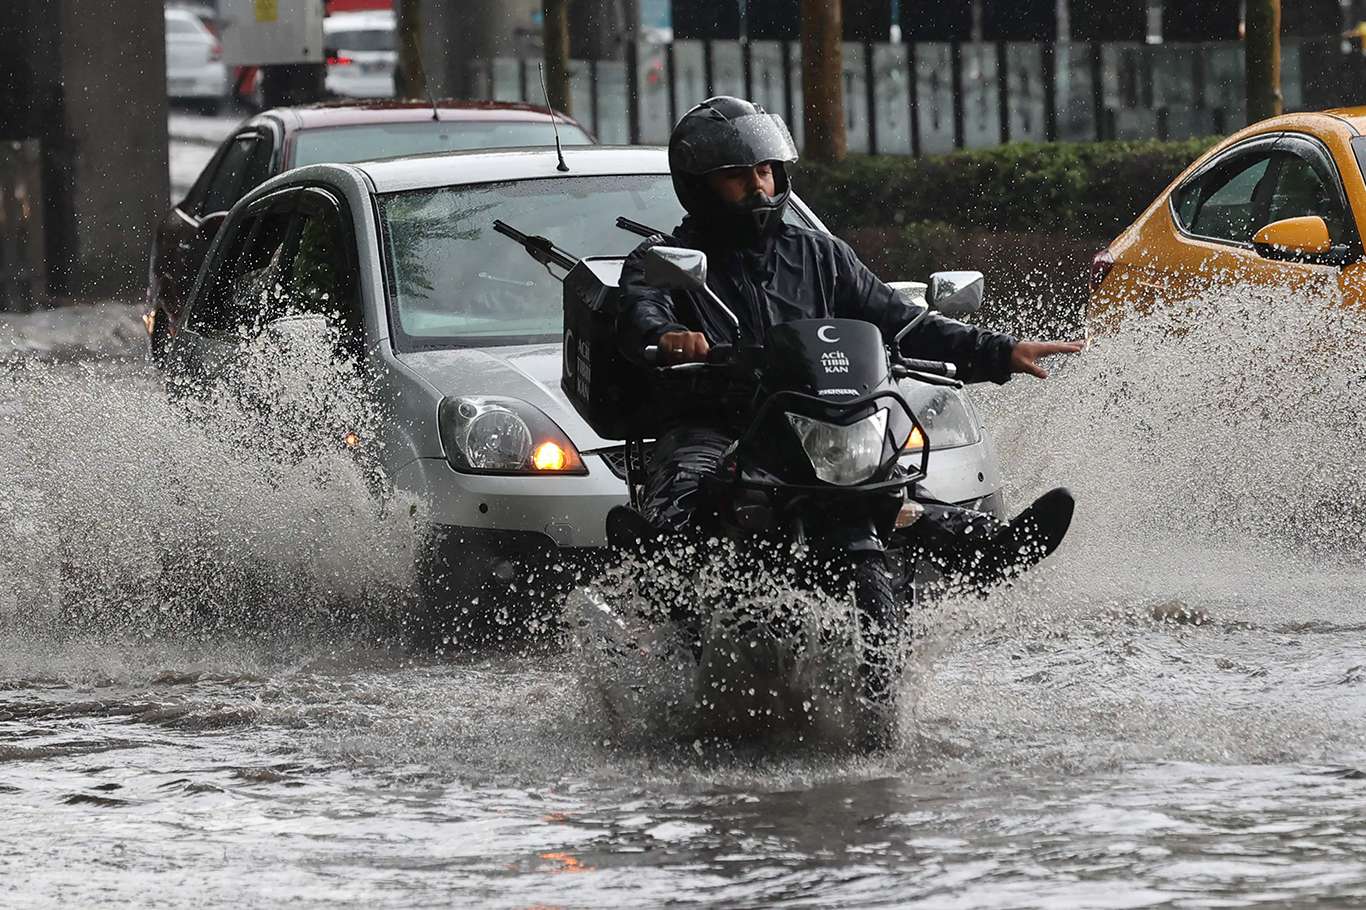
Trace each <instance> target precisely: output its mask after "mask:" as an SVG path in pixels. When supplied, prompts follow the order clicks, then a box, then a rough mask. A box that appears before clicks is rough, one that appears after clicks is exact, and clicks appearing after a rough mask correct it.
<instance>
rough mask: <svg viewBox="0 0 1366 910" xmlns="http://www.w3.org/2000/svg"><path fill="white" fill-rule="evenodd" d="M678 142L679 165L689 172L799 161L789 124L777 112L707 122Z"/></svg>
mask: <svg viewBox="0 0 1366 910" xmlns="http://www.w3.org/2000/svg"><path fill="white" fill-rule="evenodd" d="M707 126H708V129H706V130H699V131H697V132H695V133H694V134H693V135H691V136H688V137H687V138H686V140H684V141H682V142H680V143H679V148H678V151H679V152H680V153H681V154H680V156H679V158H680V160H679V162H678V164H679V165H680V166H681V168H682V169H683V170H684V171H686V172H687V173H689V174H708V173H710V172H712V171H719V170H721V169H723V168H728V167H754V166H756V165H759V164H763V163H764V162H766V161H782V162H784V163H787V164H791V163H792V162H794V161H796V160H797V146H796V145H795V144H794V143H793V142H792V134H791V133H789V132H788V131H787V124H785V123H783V120H782V118H781V117H779V116H777V115H776V114H746V115H745V116H743V117H736V118H735V119H734V120H727V121H726V122H725V123H724V124H711V123H709V124H707Z"/></svg>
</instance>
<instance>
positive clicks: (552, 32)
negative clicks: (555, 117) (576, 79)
mask: <svg viewBox="0 0 1366 910" xmlns="http://www.w3.org/2000/svg"><path fill="white" fill-rule="evenodd" d="M541 15H542V19H543V22H544V32H543V33H542V36H543V41H544V44H545V90H546V94H547V95H549V96H550V106H551V107H553V108H554V109H555V110H557V111H559V112H560V113H562V114H570V115H572V114H573V113H574V112H573V111H572V110H570V106H571V104H570V100H569V0H541Z"/></svg>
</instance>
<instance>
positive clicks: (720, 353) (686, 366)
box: [645, 344, 732, 373]
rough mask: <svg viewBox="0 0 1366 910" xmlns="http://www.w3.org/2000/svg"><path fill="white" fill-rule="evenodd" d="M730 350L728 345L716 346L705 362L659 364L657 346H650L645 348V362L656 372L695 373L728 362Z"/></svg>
mask: <svg viewBox="0 0 1366 910" xmlns="http://www.w3.org/2000/svg"><path fill="white" fill-rule="evenodd" d="M731 351H732V348H731V346H730V345H728V344H718V345H715V346H713V347H712V348H711V351H710V353H709V354H708V355H707V359H706V360H705V361H691V362H689V363H660V362H659V345H657V344H652V345H648V346H647V347H646V348H645V362H646V363H647V364H649V365H650V366H652V367H654V368H655V369H658V370H664V371H667V372H670V373H695V372H697V371H698V370H705V369H706V368H707V367H714V366H722V365H724V364H726V363H729V362H730V359H731Z"/></svg>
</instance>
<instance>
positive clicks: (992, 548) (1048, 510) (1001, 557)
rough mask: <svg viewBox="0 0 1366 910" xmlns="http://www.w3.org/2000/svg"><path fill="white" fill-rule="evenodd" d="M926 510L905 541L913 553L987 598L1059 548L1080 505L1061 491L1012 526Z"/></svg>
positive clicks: (950, 509)
mask: <svg viewBox="0 0 1366 910" xmlns="http://www.w3.org/2000/svg"><path fill="white" fill-rule="evenodd" d="M924 505H925V513H924V515H922V516H921V518H920V520H919V521H917V522H916V523H915V524H913V525H912V526H911V527H910V528H909V529H908V531H909V533H908V534H907V535H906V537H905V539H906V541H907V543H908V544H909V547H908V553H909V554H910V555H911V556H912V557H913V558H918V559H924V560H926V561H927V562H929V563H930V564H932V565H933V566H935V568H937V569H938V570H939V571H940V572H942V573H943V574H944V575H946V576H951V577H957V578H961V579H963V580H965V581H967V582H969V583H970V584H971V585H972V586H973V587H974V588H976V589H977V590H978V592H979V593H985V592H986V591H987V590H989V589H990V588H993V587H995V586H996V585H999V584H1001V583H1002V582H1005V581H1009V580H1010V579H1012V578H1015V577H1017V576H1019V575H1020V574H1021V573H1023V572H1024V571H1025V570H1026V569H1028V568H1030V567H1031V566H1033V565H1035V564H1037V563H1038V562H1039V561H1040V560H1042V559H1043V558H1044V557H1046V556H1048V555H1049V554H1050V553H1052V552H1053V551H1054V550H1056V549H1057V548H1058V544H1060V543H1062V539H1063V537H1065V536H1066V534H1067V529H1068V527H1070V526H1071V524H1072V512H1073V510H1074V508H1075V506H1076V501H1075V500H1074V499H1073V498H1072V494H1071V493H1070V492H1069V491H1068V490H1067V489H1065V488H1063V487H1058V488H1057V489H1054V490H1049V491H1048V492H1047V493H1045V494H1043V495H1042V496H1040V497H1039V498H1038V499H1036V500H1034V502H1033V503H1032V504H1031V505H1030V506H1029V507H1028V508H1026V509H1025V510H1024V511H1022V512H1020V514H1018V515H1016V516H1015V517H1014V518H1013V519H1011V520H1010V521H1008V522H1005V521H1001V520H1000V519H998V518H996V517H995V516H992V515H987V514H986V513H983V512H974V511H972V510H970V509H961V508H958V507H956V506H950V505H943V504H939V503H925V504H924Z"/></svg>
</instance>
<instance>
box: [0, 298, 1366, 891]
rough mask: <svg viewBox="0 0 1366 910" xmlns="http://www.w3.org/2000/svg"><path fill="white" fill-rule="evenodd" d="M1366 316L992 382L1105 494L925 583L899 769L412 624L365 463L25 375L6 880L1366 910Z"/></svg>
mask: <svg viewBox="0 0 1366 910" xmlns="http://www.w3.org/2000/svg"><path fill="white" fill-rule="evenodd" d="M1361 337H1362V334H1361V331H1360V326H1359V325H1357V324H1356V323H1354V322H1352V320H1351V319H1350V317H1347V316H1342V315H1339V314H1335V313H1329V314H1326V311H1325V310H1324V308H1323V307H1322V306H1321V305H1318V304H1314V303H1296V302H1295V301H1283V300H1277V301H1274V302H1273V301H1266V300H1259V299H1255V298H1251V297H1248V298H1247V299H1244V297H1243V296H1242V295H1235V294H1226V295H1221V296H1220V297H1218V298H1217V299H1212V300H1210V301H1207V302H1206V305H1205V307H1204V309H1203V311H1201V312H1198V313H1193V314H1192V313H1187V314H1185V315H1184V316H1182V317H1180V318H1177V317H1172V318H1166V317H1157V318H1154V319H1152V320H1150V321H1148V322H1147V323H1145V324H1144V325H1143V326H1142V328H1139V329H1132V330H1129V331H1126V332H1124V333H1121V335H1119V336H1118V337H1116V338H1111V339H1107V340H1105V341H1103V342H1102V343H1099V344H1097V345H1095V346H1094V347H1093V348H1092V349H1091V350H1089V351H1088V352H1087V353H1086V354H1085V355H1083V356H1081V357H1079V358H1076V359H1074V361H1072V362H1070V363H1067V364H1065V365H1059V367H1058V369H1057V372H1056V373H1055V375H1054V377H1053V378H1052V379H1050V380H1049V381H1048V382H1047V383H1044V384H1038V383H1029V382H1027V381H1025V380H1017V381H1016V382H1013V383H1011V384H1010V385H1008V386H1006V387H1004V388H1001V389H983V390H981V391H980V393H979V394H978V399H979V401H980V402H982V404H983V405H984V408H985V410H986V411H987V412H988V414H989V415H990V421H991V425H992V426H993V428H994V430H995V434H996V437H997V439H998V442H999V445H1000V449H1001V455H1002V459H1003V462H1004V465H1005V469H1006V473H1007V475H1008V477H1009V478H1010V483H1011V493H1012V496H1013V498H1014V500H1015V501H1016V503H1017V504H1020V503H1022V502H1023V501H1025V500H1027V498H1028V497H1029V496H1030V495H1031V494H1032V493H1036V492H1038V491H1040V490H1042V489H1044V488H1046V487H1048V486H1051V485H1053V484H1056V483H1066V484H1068V485H1069V486H1070V487H1071V488H1072V489H1073V490H1074V492H1076V493H1077V495H1078V497H1079V500H1080V503H1081V505H1080V509H1079V512H1078V516H1077V523H1076V525H1075V527H1074V530H1073V534H1072V536H1071V537H1070V538H1069V540H1068V542H1067V543H1066V544H1065V545H1064V547H1063V548H1062V550H1060V551H1059V553H1058V554H1056V555H1055V557H1053V558H1052V559H1050V560H1049V561H1048V563H1046V564H1045V565H1044V566H1042V567H1041V568H1040V569H1039V570H1038V571H1036V572H1034V573H1033V574H1032V575H1031V576H1030V577H1029V578H1027V579H1026V580H1024V581H1022V582H1021V583H1019V584H1018V585H1016V586H1015V587H1014V588H1011V589H1007V590H1002V591H1000V592H998V593H996V594H994V595H992V596H991V597H989V598H987V599H985V600H978V599H949V600H945V601H943V602H940V603H936V604H934V605H930V606H927V607H926V608H925V618H924V622H925V625H926V627H927V628H928V629H929V630H930V631H929V634H928V636H927V638H926V639H925V640H924V641H923V642H922V643H921V645H920V647H919V648H918V649H917V651H916V654H915V657H914V662H913V666H912V668H911V669H910V671H909V672H908V675H907V677H906V679H905V680H904V681H903V687H902V695H903V712H904V716H903V732H904V742H903V743H902V744H901V745H900V746H899V747H898V748H896V749H893V750H890V751H889V752H887V753H884V754H879V755H876V756H873V757H859V756H857V755H854V754H852V753H850V752H849V751H847V750H845V749H843V748H842V747H841V744H840V743H839V742H837V741H833V740H830V739H825V738H822V737H819V736H808V737H793V736H791V735H782V736H769V737H764V736H758V737H754V738H751V739H748V740H744V741H731V740H724V739H717V738H714V737H708V736H704V735H700V734H698V732H697V731H695V730H688V729H676V730H669V729H661V728H660V725H659V724H650V723H636V724H634V725H627V726H625V727H624V726H623V725H622V723H621V722H619V721H614V720H612V719H610V718H609V717H608V716H607V715H605V714H604V712H603V710H602V700H601V698H600V697H598V693H596V692H595V691H593V689H594V687H593V685H592V684H591V680H592V679H593V678H594V674H593V673H590V672H587V671H586V669H585V668H584V667H583V666H582V665H581V664H580V663H579V661H580V658H579V657H578V656H577V655H576V652H575V651H574V650H573V649H572V648H568V647H565V646H564V645H563V644H562V643H560V642H558V641H555V640H549V641H544V640H543V641H537V642H532V643H530V644H528V645H527V646H525V647H524V648H514V649H510V650H503V651H496V652H493V651H483V652H473V653H460V654H448V655H444V656H436V655H433V654H430V653H425V652H415V651H413V650H411V649H409V648H406V647H405V646H404V645H403V641H402V635H401V634H399V632H400V630H401V629H402V627H403V622H402V616H403V614H404V611H405V609H408V606H409V605H408V602H407V600H406V597H407V595H406V594H405V591H406V586H407V584H408V581H409V577H408V569H407V566H409V565H410V564H411V555H412V548H413V546H414V542H413V530H412V527H411V521H410V519H408V518H406V515H407V512H406V511H405V510H402V509H397V510H387V511H384V512H378V511H376V510H375V509H374V508H373V507H372V506H370V505H369V503H368V502H367V501H366V496H365V486H364V482H363V481H362V480H361V479H359V478H358V477H356V476H355V472H354V471H353V470H352V469H351V468H350V467H349V462H347V461H346V459H345V458H344V457H342V456H341V455H340V454H338V453H335V452H333V451H331V450H328V449H326V448H325V447H323V448H322V449H319V451H321V454H318V452H317V451H314V452H312V453H311V454H308V455H306V456H304V457H299V455H298V448H297V446H296V447H291V446H290V445H287V444H285V443H288V442H289V440H284V441H283V442H281V441H280V440H279V439H277V437H276V436H275V435H273V434H277V433H278V430H279V428H257V429H256V431H255V432H252V431H251V429H252V428H251V427H244V426H242V425H240V424H235V423H234V422H233V420H231V419H230V418H227V417H223V416H221V415H218V416H216V415H213V414H209V415H200V419H198V420H196V421H193V422H186V421H185V420H184V419H182V418H181V417H180V416H179V414H178V412H177V411H175V410H174V409H173V408H171V407H169V406H168V405H167V404H166V403H165V402H164V401H163V397H162V394H161V390H160V388H159V387H158V385H157V384H156V382H155V380H154V378H153V377H152V376H150V374H148V373H147V372H146V371H145V370H144V369H143V368H142V367H141V366H137V365H132V364H107V363H103V364H101V363H75V364H63V365H46V364H27V365H16V366H14V367H12V368H8V369H5V370H4V371H0V456H2V457H3V464H4V465H5V466H6V469H7V472H6V478H5V479H4V480H3V481H0V506H3V508H0V819H3V824H0V905H4V906H24V907H51V906H94V905H115V904H131V905H137V906H147V907H154V906H166V907H197V906H232V907H257V906H277V905H284V904H289V905H293V906H305V907H307V906H318V907H330V908H331V907H419V906H434V905H441V906H469V907H507V908H531V907H539V908H547V907H617V906H628V907H633V908H634V907H655V906H665V905H704V906H718V907H779V906H781V907H835V906H840V907H844V906H851V907H902V906H917V907H919V906H923V907H944V908H997V907H1000V908H1005V907H1049V908H1053V907H1075V908H1102V907H1242V906H1252V905H1262V906H1297V907H1298V906H1324V907H1347V906H1366V723H1363V720H1366V651H1364V650H1363V648H1362V644H1361V642H1362V636H1363V631H1366V604H1363V595H1364V594H1366V569H1364V568H1363V559H1362V556H1363V553H1362V542H1361V535H1360V531H1359V527H1360V520H1361V516H1362V514H1363V508H1364V507H1366V502H1363V497H1364V494H1363V492H1362V487H1361V485H1360V483H1359V481H1358V478H1359V477H1360V476H1362V474H1363V470H1364V469H1366V448H1363V446H1362V445H1361V441H1362V439H1363V438H1366V434H1363V430H1364V429H1366V427H1363V417H1362V414H1361V410H1360V402H1361V400H1362V394H1361V392H1362V385H1363V382H1366V368H1363V366H1362V364H1363V363H1366V359H1363V358H1362V356H1361V354H1362V353H1363V352H1362V351H1361V350H1360V347H1361V345H1360V343H1359V342H1356V343H1355V344H1356V348H1357V349H1355V350H1352V349H1349V348H1352V347H1353V343H1352V342H1350V341H1349V339H1353V338H1357V339H1359V338H1361ZM277 443H279V444H277ZM290 453H293V454H292V455H291V454H290ZM657 685H658V686H659V687H660V688H661V691H662V690H663V689H665V688H667V687H668V686H669V685H671V682H670V681H667V680H658V681H657ZM636 720H642V719H641V718H636ZM646 720H648V718H646Z"/></svg>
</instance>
